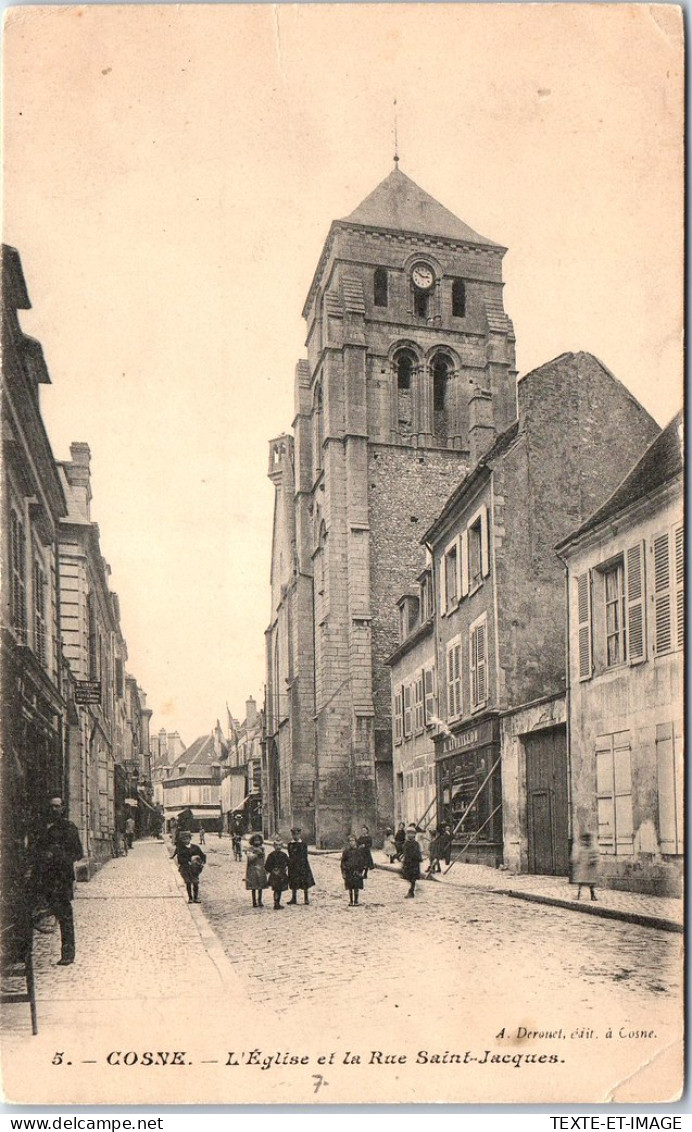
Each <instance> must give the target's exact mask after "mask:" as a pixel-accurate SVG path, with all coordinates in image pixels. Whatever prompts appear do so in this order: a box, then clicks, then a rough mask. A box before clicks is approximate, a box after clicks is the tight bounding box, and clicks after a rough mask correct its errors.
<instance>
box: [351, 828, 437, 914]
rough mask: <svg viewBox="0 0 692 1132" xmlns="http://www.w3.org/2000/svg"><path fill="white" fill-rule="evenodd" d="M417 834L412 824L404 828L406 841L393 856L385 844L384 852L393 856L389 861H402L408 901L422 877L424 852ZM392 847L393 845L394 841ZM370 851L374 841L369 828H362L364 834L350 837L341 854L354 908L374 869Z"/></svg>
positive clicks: (402, 842) (389, 832)
mask: <svg viewBox="0 0 692 1132" xmlns="http://www.w3.org/2000/svg"><path fill="white" fill-rule="evenodd" d="M391 832H392V831H391V830H388V831H387V833H388V834H390V835H391ZM397 832H398V831H397ZM416 834H417V829H416V826H415V825H410V826H409V827H408V829H404V836H403V840H402V841H401V843H400V846H399V845H397V846H396V848H397V852H396V854H394V855H392V854H391V853H390V851H389V849H388V846H387V842H386V841H385V845H384V852H385V853H386V854H387V855H388V856H389V857H390V862H391V861H393V860H394V859H396V860H398V861H401V875H402V877H403V878H404V880H407V881H408V884H409V889H408V892H407V893H406V898H407V899H410V898H411V897H413V896H415V895H416V881H418V880H420V878H421V864H422V863H423V851H422V849H421V847H420V845H419V843H418V840H417V838H416ZM392 844H394V841H393V840H392ZM371 850H372V838H371V837H370V836H369V833H368V829H367V826H363V835H361V837H359V838H356V836H355V834H351V836H350V837H349V839H348V845H347V846H346V848H345V849H344V851H343V853H342V854H341V875H342V877H343V878H344V887H345V888H346V889H348V903H349V907H355V906H356V905H357V904H358V903H359V900H358V895H359V893H360V892H361V891H362V889H363V882H364V880H365V879H366V878H367V875H368V869H373V868H374V867H375V866H374V863H373V859H372V851H371Z"/></svg>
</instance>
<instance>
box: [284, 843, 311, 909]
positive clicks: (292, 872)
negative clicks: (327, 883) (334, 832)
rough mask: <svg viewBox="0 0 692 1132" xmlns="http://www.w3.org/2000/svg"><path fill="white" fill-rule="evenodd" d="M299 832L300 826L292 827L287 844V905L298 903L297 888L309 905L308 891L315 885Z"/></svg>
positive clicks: (306, 849) (306, 852)
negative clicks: (289, 896)
mask: <svg viewBox="0 0 692 1132" xmlns="http://www.w3.org/2000/svg"><path fill="white" fill-rule="evenodd" d="M301 832H302V831H301V828H300V826H298V825H296V826H294V827H293V829H292V830H291V834H292V836H291V840H290V841H289V843H288V886H289V888H290V889H291V899H290V900H289V902H288V903H289V904H297V903H298V889H299V888H302V890H303V902H304V903H305V904H309V903H310V900H309V899H308V889H309V888H313V887H314V884H315V878H314V876H313V875H312V869H311V868H310V862H309V861H308V847H307V845H306V844H305V842H304V841H303V839H302V837H301V836H300V835H301Z"/></svg>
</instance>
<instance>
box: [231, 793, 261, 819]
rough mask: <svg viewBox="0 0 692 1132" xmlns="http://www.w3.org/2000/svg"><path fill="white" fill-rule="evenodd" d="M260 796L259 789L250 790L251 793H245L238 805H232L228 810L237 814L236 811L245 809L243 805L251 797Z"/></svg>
mask: <svg viewBox="0 0 692 1132" xmlns="http://www.w3.org/2000/svg"><path fill="white" fill-rule="evenodd" d="M261 797H262V795H261V794H260V792H259V790H254V791H253V792H252V794H248V795H246V797H245V798H243V800H242V802H241V803H240V805H238V806H233V808H232V809H231V810H230V811H229V812H230V813H232V814H238V813H240V811H241V810H244V809H245V806H246V805H247V803H248V802H249V801H250V799H251V798H261Z"/></svg>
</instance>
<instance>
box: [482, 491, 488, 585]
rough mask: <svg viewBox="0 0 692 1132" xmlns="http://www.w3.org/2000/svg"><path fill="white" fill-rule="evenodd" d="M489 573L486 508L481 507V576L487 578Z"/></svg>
mask: <svg viewBox="0 0 692 1132" xmlns="http://www.w3.org/2000/svg"><path fill="white" fill-rule="evenodd" d="M489 573H490V544H489V540H488V508H487V507H485V506H483V507H481V574H482V575H483V577H484V578H487V576H488V574H489Z"/></svg>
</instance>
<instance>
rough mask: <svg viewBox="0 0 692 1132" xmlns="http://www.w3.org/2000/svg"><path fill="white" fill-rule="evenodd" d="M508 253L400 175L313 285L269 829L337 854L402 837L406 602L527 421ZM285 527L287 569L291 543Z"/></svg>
mask: <svg viewBox="0 0 692 1132" xmlns="http://www.w3.org/2000/svg"><path fill="white" fill-rule="evenodd" d="M505 250H506V249H504V248H503V247H501V246H499V245H498V244H495V243H493V242H492V241H491V240H488V239H486V238H485V237H483V236H480V235H478V233H477V232H474V231H473V230H472V229H471V228H469V227H468V226H467V225H466V224H465V223H463V222H462V221H461V220H459V219H458V218H457V217H456V216H454V215H453V214H452V213H451V212H449V211H448V210H447V209H446V208H444V207H443V206H442V205H441V204H439V203H438V202H437V201H436V200H434V199H433V198H432V197H431V196H429V195H428V194H427V193H425V192H424V191H423V190H422V189H421V188H419V187H418V186H417V185H416V184H415V183H414V182H413V181H412V180H410V178H408V177H407V176H405V174H404V173H402V172H401V170H400V169H399V168H398V166H397V167H395V169H394V170H393V172H392V173H390V175H389V176H388V177H387V178H386V179H385V180H384V181H383V182H382V183H381V184H380V185H378V187H377V188H376V189H375V190H374V192H372V193H371V194H370V195H369V196H368V197H366V199H365V200H364V201H363V202H362V204H360V205H359V206H358V208H356V210H355V211H354V212H352V213H351V214H350V215H349V216H347V217H346V218H345V219H343V220H336V221H334V222H333V223H332V225H331V228H330V231H329V235H328V237H327V240H326V243H325V245H324V249H323V251H322V255H321V257H320V261H319V263H318V265H317V270H316V271H315V275H314V278H313V280H312V283H311V286H310V290H309V293H308V297H307V300H306V303H305V307H304V310H303V316H304V318H305V319H306V322H307V340H306V345H307V355H308V357H307V363H305V362H301V363H299V366H298V370H297V375H296V417H295V420H294V438H295V443H294V448H293V450H292V459H291V462H290V475H291V476H292V490H293V514H292V520H291V521H292V523H293V531H292V535H291V539H292V547H293V561H292V563H291V567H290V570H289V571H288V572H287V571H286V564H285V550H284V557H283V559H282V566H281V570H280V571H279V569H278V566H277V564H276V563H275V562H273V566H272V576H273V577H274V578H276V577H277V576H278V573H279V572H280V573H281V574H282V584H281V586H280V588H279V590H278V591H276V587H274V596H273V599H272V605H273V608H272V625H271V626H270V628H269V630H268V645H267V657H268V697H269V699H271V694H270V690H271V688H272V687H273V688H274V689H275V690H276V691H275V699H276V702H275V704H274V707H272V706H271V704H268V746H267V763H268V765H270V764H272V759H273V765H274V773H275V777H276V778H277V780H280V787H279V786H276V784H275V785H274V787H273V793H274V797H276V798H280V799H281V801H280V802H279V803H278V805H277V806H276V807H275V809H276V812H270V813H268V814H267V823H268V825H269V824H272V825H273V826H275V827H276V828H278V829H284V828H286V827H287V826H288V825H290V824H294V823H295V822H297V823H298V824H300V825H302V827H303V831H304V834H307V835H308V837H310V838H314V839H315V840H316V841H317V843H318V844H321V845H325V846H331V845H340V844H342V843H343V840H344V836H345V835H347V834H348V833H349V832H350V831H351V830H352V829H354V828H358V827H359V826H360V825H362V824H363V823H365V824H367V825H369V826H370V829H371V832H373V833H374V832H375V831H377V830H378V829H381V827H382V826H383V825H385V824H387V823H388V822H391V820H392V815H393V783H392V740H391V693H390V681H389V670H388V668H387V667H386V666H385V663H384V662H385V660H386V658H387V657H388V656H389V655H390V653H391V652H392V651H393V650H394V649H395V647H396V645H397V644H398V612H397V607H396V602H397V599H398V598H399V597H400V596H401V594H402V593H403V592H404V591H405V590H406V588H407V587H408V585H409V584H410V580H411V578H414V577H415V576H416V575H417V574H419V573H420V571H421V570H422V568H423V567H424V565H425V561H424V550H423V547H422V546H421V544H420V537H421V534H422V532H423V531H424V530H425V529H426V528H427V526H428V525H429V523H430V522H431V521H432V519H433V518H434V517H435V515H436V514H437V513H438V511H439V510H440V508H441V506H442V505H443V503H444V501H445V500H446V498H447V497H448V496H449V494H450V493H451V491H452V490H453V489H454V487H455V486H456V485H457V484H458V483H459V481H460V480H461V479H462V477H463V476H464V475H465V474H466V473H467V472H468V471H469V470H470V468H471V467H472V466H473V465H474V464H475V463H476V462H477V460H478V459H479V458H480V457H481V456H482V455H483V453H484V451H486V450H487V448H488V447H489V446H490V444H491V443H492V441H493V439H494V437H495V435H496V434H497V433H499V432H501V431H502V430H503V429H504V428H506V427H507V425H509V424H510V423H511V421H513V420H514V419H515V417H516V368H515V358H514V332H513V328H512V323H511V321H510V320H509V318H508V317H507V315H506V314H505V312H504V307H503V301H502V288H503V283H502V259H503V256H504V253H505ZM273 443H274V444H275V442H273ZM274 459H275V457H274ZM282 465H283V466H282V476H281V485H280V484H279V477H278V474H277V473H278V468H277V466H276V464H275V465H274V469H273V474H272V475H271V478H272V479H273V480H274V482H275V483H276V484H277V504H278V503H279V502H281V506H282V508H283V510H284V513H285V501H286V495H285V485H286V476H287V475H288V474H289V468H288V467H287V466H286V464H285V462H282ZM277 519H278V512H277V516H275V531H274V539H275V551H274V555H276V550H277V548H278V546H279V544H282V545H283V546H284V547H285V543H286V536H281V537H279V535H278V533H277ZM308 587H309V590H310V592H311V597H312V600H311V602H310V603H309V604H310V605H311V610H310V611H309V613H307V607H308V601H307V600H306V592H307V590H308ZM294 598H295V600H294ZM289 606H290V607H291V610H290V616H289V609H288V607H289ZM279 625H282V626H286V625H288V626H289V629H288V632H289V637H290V640H289V639H288V638H286V639H287V644H286V646H285V651H287V653H288V654H289V655H290V658H291V671H290V672H288V671H286V672H282V673H280V672H278V671H277V670H276V662H275V661H276V656H277V655H278V653H277V650H276V648H275V647H274V646H275V641H274V635H273V632H272V626H275V627H277V628H278V626H279ZM281 632H282V634H284V635H285V632H286V629H285V628H284V629H283V630H281ZM282 704H283V705H284V706H283V708H282V706H281V705H282ZM292 735H296V736H300V740H299V744H298V742H297V741H295V740H294V739H293V738H292ZM287 779H288V782H287V781H286V780H287ZM271 809H272V807H271V806H270V810H271Z"/></svg>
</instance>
